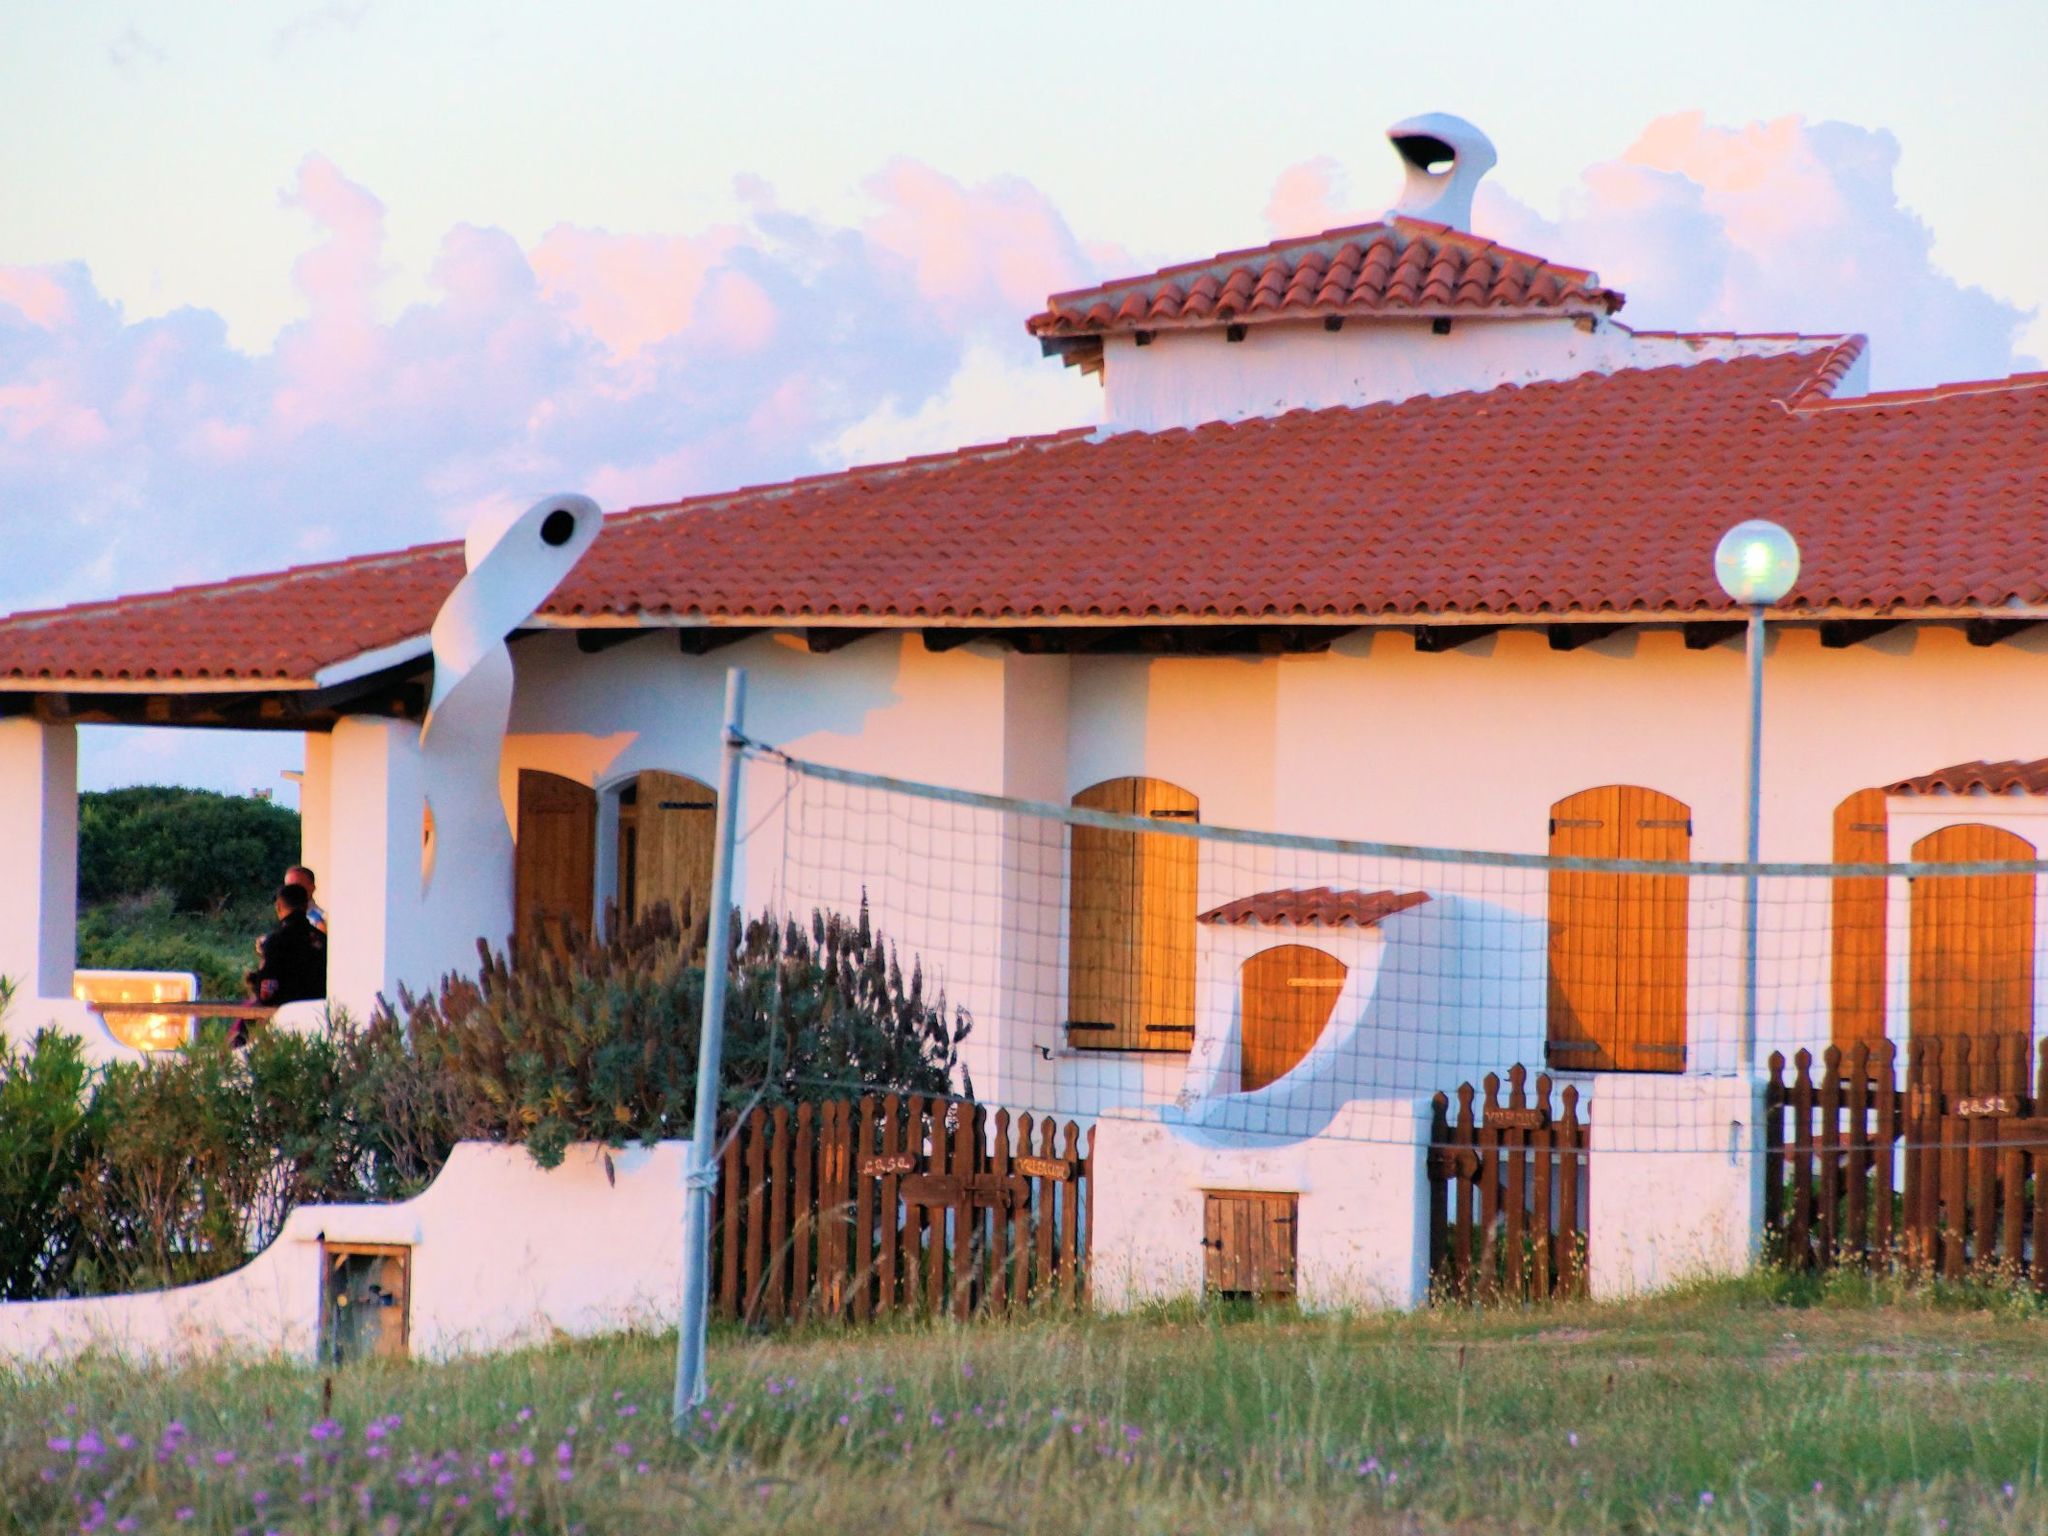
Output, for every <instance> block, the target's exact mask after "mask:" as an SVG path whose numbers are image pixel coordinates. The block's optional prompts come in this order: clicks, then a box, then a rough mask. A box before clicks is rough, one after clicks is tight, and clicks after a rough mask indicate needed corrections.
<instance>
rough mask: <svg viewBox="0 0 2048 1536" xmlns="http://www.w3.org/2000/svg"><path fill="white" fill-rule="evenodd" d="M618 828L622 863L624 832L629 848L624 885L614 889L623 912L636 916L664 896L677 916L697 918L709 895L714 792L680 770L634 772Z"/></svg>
mask: <svg viewBox="0 0 2048 1536" xmlns="http://www.w3.org/2000/svg"><path fill="white" fill-rule="evenodd" d="M629 812H630V814H628V813H629ZM620 830H621V834H622V835H621V837H620V862H621V866H622V868H623V867H624V866H626V864H627V858H626V850H627V843H628V836H627V834H630V843H631V854H632V857H631V863H630V872H631V877H632V878H631V882H630V885H629V886H624V888H622V889H621V890H620V892H619V896H620V903H619V904H620V906H621V908H622V909H624V911H625V912H626V915H627V916H628V917H629V918H638V917H642V916H644V915H646V913H648V912H649V911H651V910H652V909H653V908H654V907H655V906H656V905H657V904H658V903H661V902H667V903H668V906H669V910H670V911H671V912H673V913H674V914H675V917H676V921H677V922H683V921H685V920H687V921H689V922H692V923H697V922H701V921H702V920H703V919H704V916H705V903H706V902H708V901H709V900H710V898H711V856H712V850H713V849H714V848H715V847H716V845H717V831H718V794H717V792H716V791H715V790H713V789H712V788H711V786H710V785H708V784H703V783H700V782H698V781H697V780H696V779H692V778H686V777H684V776H683V775H682V774H680V773H663V772H661V771H659V770H654V769H651V770H649V771H648V772H646V773H642V774H639V775H637V776H636V777H635V778H634V780H633V791H632V800H631V803H630V804H622V805H621V806H620ZM622 886H623V882H622Z"/></svg>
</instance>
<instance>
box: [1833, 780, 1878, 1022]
mask: <svg viewBox="0 0 2048 1536" xmlns="http://www.w3.org/2000/svg"><path fill="white" fill-rule="evenodd" d="M1834 846H1835V852H1834V860H1835V862H1836V863H1837V864H1882V863H1884V862H1885V861H1886V860H1887V859H1888V858H1889V857H1890V849H1889V840H1888V837H1887V833H1886V828H1885V808H1884V791H1883V790H1881V789H1859V790H1857V791H1856V793H1855V794H1853V795H1851V796H1849V798H1848V799H1846V800H1844V801H1843V802H1842V803H1841V804H1840V805H1838V806H1836V807H1835V845H1834ZM1832 884H1833V887H1834V889H1833V893H1832V895H1833V899H1832V901H1831V903H1830V906H1831V909H1832V914H1831V928H1832V934H1831V938H1830V940H1829V967H1828V994H1829V1005H1830V1006H1829V1017H1830V1019H1831V1021H1832V1022H1831V1024H1830V1028H1829V1035H1830V1038H1831V1039H1832V1040H1833V1041H1834V1043H1835V1044H1836V1045H1839V1046H1840V1047H1841V1048H1842V1050H1843V1052H1844V1054H1846V1053H1847V1052H1848V1050H1849V1048H1850V1047H1851V1046H1854V1045H1858V1044H1863V1045H1873V1046H1874V1045H1876V1044H1877V1043H1878V1042H1879V1041H1881V1040H1883V1039H1884V956H1885V936H1884V927H1885V882H1884V880H1883V878H1882V877H1879V876H1869V877H1865V876H1857V875H1851V876H1846V877H1842V878H1839V879H1836V880H1835V881H1833V882H1832Z"/></svg>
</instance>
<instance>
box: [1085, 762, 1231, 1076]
mask: <svg viewBox="0 0 2048 1536" xmlns="http://www.w3.org/2000/svg"><path fill="white" fill-rule="evenodd" d="M1074 804H1076V805H1078V806H1082V807H1084V808H1086V809H1089V810H1096V811H1113V812H1115V813H1117V814H1119V815H1124V816H1145V817H1150V818H1153V819H1155V820H1162V821H1164V820H1189V821H1192V820H1195V819H1197V818H1198V817H1199V815H1200V805H1199V803H1198V802H1197V801H1196V799H1195V797H1194V796H1193V795H1191V794H1189V793H1188V792H1187V791H1186V790H1184V789H1182V788H1180V787H1179V786H1178V785H1175V784H1169V783H1167V782H1166V781H1165V780H1163V779H1138V778H1130V779H1110V780H1108V781H1107V782H1105V783H1102V784H1097V785H1095V786H1093V787H1092V788H1089V789H1084V790H1082V791H1081V793H1080V794H1078V795H1076V796H1074ZM1072 848H1073V865H1072V870H1071V874H1070V884H1069V891H1070V894H1069V914H1070V924H1069V939H1068V952H1067V964H1068V983H1067V1017H1068V1020H1069V1021H1070V1023H1071V1025H1072V1026H1074V1027H1073V1030H1072V1035H1071V1038H1072V1040H1073V1043H1074V1044H1075V1045H1077V1046H1085V1047H1089V1048H1092V1049H1096V1050H1181V1051H1184V1050H1187V1049H1188V1048H1189V1047H1190V1046H1191V1045H1192V1044H1193V1043H1194V1024H1195V905H1196V890H1195V882H1196V875H1197V871H1198V869H1199V858H1198V854H1197V845H1196V843H1195V841H1194V840H1193V839H1192V838H1185V837H1166V836H1154V835H1148V834H1146V833H1142V832H1107V831H1103V830H1100V829H1098V828H1095V827H1075V828H1074V829H1073V843H1072Z"/></svg>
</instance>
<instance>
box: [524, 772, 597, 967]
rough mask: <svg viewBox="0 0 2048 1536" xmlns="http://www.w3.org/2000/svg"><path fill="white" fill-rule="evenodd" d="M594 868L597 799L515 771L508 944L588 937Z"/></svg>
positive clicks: (565, 782) (580, 787) (567, 782)
mask: <svg viewBox="0 0 2048 1536" xmlns="http://www.w3.org/2000/svg"><path fill="white" fill-rule="evenodd" d="M596 867H597V794H596V792H595V791H594V790H592V789H591V788H590V786H589V785H587V784H579V783H577V782H576V781H575V780H574V779H565V778H563V777H562V776H561V775H560V774H557V773H543V772H541V771H540V770H539V769H537V768H522V769H520V770H519V829H518V836H517V840H516V846H515V848H514V850H513V858H512V871H513V873H512V889H513V903H512V911H513V918H512V944H513V947H514V948H515V949H524V948H526V947H527V946H529V945H533V944H549V945H553V946H556V947H557V948H559V947H562V946H563V945H565V944H566V943H567V942H568V936H569V935H570V934H587V933H589V931H590V918H591V901H592V892H593V890H594V889H595V881H596V878H597V876H596Z"/></svg>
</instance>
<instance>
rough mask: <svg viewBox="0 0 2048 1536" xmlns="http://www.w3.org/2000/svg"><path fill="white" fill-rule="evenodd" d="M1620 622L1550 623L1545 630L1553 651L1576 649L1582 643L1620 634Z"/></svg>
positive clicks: (1621, 627)
mask: <svg viewBox="0 0 2048 1536" xmlns="http://www.w3.org/2000/svg"><path fill="white" fill-rule="evenodd" d="M1623 628H1624V626H1623V625H1620V624H1550V625H1546V626H1545V631H1546V632H1547V633H1548V634H1549V636H1550V648H1551V649H1552V650H1553V651H1576V650H1577V649H1578V648H1579V647H1580V646H1582V645H1591V644H1593V643H1594V642H1595V641H1597V640H1605V639H1606V638H1607V637H1608V636H1609V635H1616V634H1620V633H1621V631H1622V629H1623Z"/></svg>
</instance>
